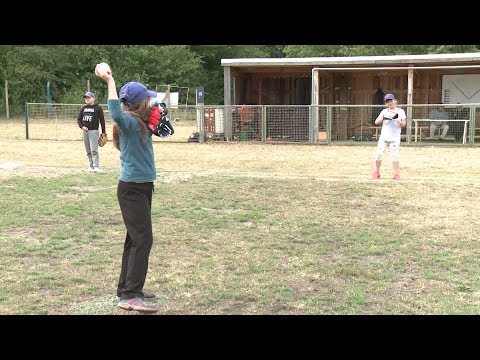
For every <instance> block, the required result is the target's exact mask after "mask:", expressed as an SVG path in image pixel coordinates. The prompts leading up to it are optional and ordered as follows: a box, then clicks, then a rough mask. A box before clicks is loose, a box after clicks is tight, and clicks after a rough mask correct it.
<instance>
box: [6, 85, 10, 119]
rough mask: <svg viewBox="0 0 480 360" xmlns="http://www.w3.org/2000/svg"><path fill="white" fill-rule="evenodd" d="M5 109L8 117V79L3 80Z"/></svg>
mask: <svg viewBox="0 0 480 360" xmlns="http://www.w3.org/2000/svg"><path fill="white" fill-rule="evenodd" d="M5 109H6V110H7V119H9V118H10V111H9V109H8V80H5Z"/></svg>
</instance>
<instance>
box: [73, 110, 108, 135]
mask: <svg viewBox="0 0 480 360" xmlns="http://www.w3.org/2000/svg"><path fill="white" fill-rule="evenodd" d="M77 123H78V126H79V127H80V128H82V127H84V126H86V127H87V128H88V130H98V127H99V125H102V134H104V133H105V116H104V114H103V109H102V108H101V107H100V106H99V105H97V104H93V105H84V106H83V107H82V108H81V109H80V113H79V114H78V118H77Z"/></svg>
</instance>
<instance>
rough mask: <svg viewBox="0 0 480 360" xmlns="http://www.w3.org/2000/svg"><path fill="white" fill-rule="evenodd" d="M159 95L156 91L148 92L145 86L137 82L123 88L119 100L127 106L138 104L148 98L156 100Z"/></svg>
mask: <svg viewBox="0 0 480 360" xmlns="http://www.w3.org/2000/svg"><path fill="white" fill-rule="evenodd" d="M157 96H158V95H157V93H156V92H155V91H152V90H148V89H147V87H146V86H145V85H143V84H142V83H139V82H136V81H130V82H128V83H126V84H125V85H123V86H122V88H121V89H120V92H119V94H118V98H119V99H120V101H121V102H122V104H125V105H127V106H130V105H133V104H136V103H138V102H140V101H142V100H144V99H146V98H147V97H150V98H156V97H157Z"/></svg>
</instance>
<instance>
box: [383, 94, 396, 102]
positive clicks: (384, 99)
mask: <svg viewBox="0 0 480 360" xmlns="http://www.w3.org/2000/svg"><path fill="white" fill-rule="evenodd" d="M387 100H395V95H393V94H387V95H385V96H384V98H383V101H385V102H386V101H387Z"/></svg>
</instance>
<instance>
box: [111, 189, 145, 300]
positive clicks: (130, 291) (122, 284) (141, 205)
mask: <svg viewBox="0 0 480 360" xmlns="http://www.w3.org/2000/svg"><path fill="white" fill-rule="evenodd" d="M153 191H154V185H153V183H152V182H147V183H127V182H123V181H119V182H118V187H117V198H118V203H119V205H120V210H121V212H122V217H123V222H124V223H125V227H126V228H127V236H126V238H125V245H124V247H123V255H122V270H121V272H120V279H119V280H118V288H117V296H119V297H120V298H121V299H122V300H123V299H131V298H134V297H143V295H142V290H143V285H144V284H145V279H146V277H147V270H148V257H149V255H150V249H151V248H152V243H153V235H152V212H151V209H152V193H153Z"/></svg>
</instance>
